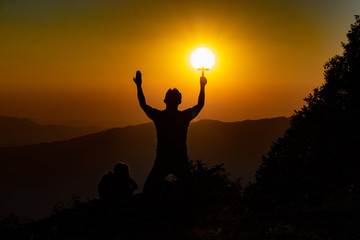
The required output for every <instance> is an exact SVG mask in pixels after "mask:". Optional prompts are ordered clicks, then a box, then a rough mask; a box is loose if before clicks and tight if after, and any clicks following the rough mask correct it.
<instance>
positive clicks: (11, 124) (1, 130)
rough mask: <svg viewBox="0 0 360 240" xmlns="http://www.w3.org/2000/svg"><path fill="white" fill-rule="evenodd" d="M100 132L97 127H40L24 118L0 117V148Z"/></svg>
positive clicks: (61, 139) (60, 139)
mask: <svg viewBox="0 0 360 240" xmlns="http://www.w3.org/2000/svg"><path fill="white" fill-rule="evenodd" d="M100 130H101V129H100V128H97V127H67V126H57V125H40V124H37V123H35V122H33V121H30V120H28V119H25V118H16V117H4V116H0V147H9V146H23V145H31V144H37V143H47V142H55V141H63V140H68V139H72V138H75V137H79V136H84V135H87V134H90V133H94V132H97V131H100Z"/></svg>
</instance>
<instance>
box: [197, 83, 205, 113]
mask: <svg viewBox="0 0 360 240" xmlns="http://www.w3.org/2000/svg"><path fill="white" fill-rule="evenodd" d="M206 83H207V79H206V78H205V77H200V94H199V99H198V104H197V106H198V107H200V110H201V109H202V108H203V107H204V104H205V85H206Z"/></svg>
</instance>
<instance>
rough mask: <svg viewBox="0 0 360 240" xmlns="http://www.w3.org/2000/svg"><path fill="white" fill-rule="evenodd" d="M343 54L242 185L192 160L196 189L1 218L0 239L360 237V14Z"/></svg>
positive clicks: (171, 188)
mask: <svg viewBox="0 0 360 240" xmlns="http://www.w3.org/2000/svg"><path fill="white" fill-rule="evenodd" d="M347 37H348V42H347V43H344V44H343V48H344V53H343V55H341V56H335V57H333V58H332V59H330V60H329V62H328V63H327V64H326V65H325V83H324V84H323V85H322V86H321V87H319V88H317V89H314V92H313V93H312V94H310V95H309V97H307V98H306V99H305V101H306V105H305V106H304V107H303V108H302V109H301V110H300V111H297V112H296V113H295V114H294V116H293V117H292V119H291V127H290V129H289V130H288V131H287V132H286V133H285V135H284V136H283V137H282V138H279V139H278V140H277V141H276V142H275V143H274V144H273V146H272V147H271V149H270V151H269V152H268V154H267V155H266V156H264V157H263V162H262V165H261V166H260V168H259V170H258V172H257V175H256V181H255V182H254V183H252V184H249V185H248V186H246V187H245V188H242V187H241V185H240V183H239V182H234V181H231V180H230V179H229V176H228V175H227V174H226V171H225V169H224V168H223V166H222V165H216V166H214V167H210V168H209V167H207V165H206V164H204V163H203V162H201V161H195V162H192V163H191V166H192V171H193V175H194V177H195V179H196V181H197V184H198V195H197V196H192V197H189V196H187V197H185V196H184V195H183V194H182V191H181V187H180V186H179V185H178V184H179V183H177V182H176V181H168V182H165V183H164V184H165V185H164V192H163V193H164V194H163V196H162V197H161V199H156V200H154V199H149V198H147V197H146V196H144V195H136V196H134V197H133V198H132V199H131V200H129V201H128V202H123V203H122V204H107V203H105V202H101V201H99V200H91V201H88V202H79V201H78V200H77V199H75V200H74V201H73V203H72V204H71V206H68V207H66V206H57V207H56V208H55V210H54V214H53V215H52V216H51V217H49V218H46V219H43V220H40V221H37V222H30V223H23V222H22V221H20V220H19V219H18V218H17V217H16V216H15V215H11V216H9V217H8V218H7V219H5V220H3V221H2V222H1V226H0V238H1V239H245V240H247V239H269V240H271V239H284V240H288V239H309V240H310V239H311V240H330V239H331V240H335V239H348V240H350V239H354V240H355V239H356V240H357V239H360V174H359V173H360V161H359V159H360V158H359V150H358V149H359V148H360V138H359V136H360V126H359V123H360V17H359V16H356V22H355V23H354V24H353V25H352V26H351V30H350V31H349V33H348V34H347Z"/></svg>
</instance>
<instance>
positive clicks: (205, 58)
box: [190, 47, 215, 69]
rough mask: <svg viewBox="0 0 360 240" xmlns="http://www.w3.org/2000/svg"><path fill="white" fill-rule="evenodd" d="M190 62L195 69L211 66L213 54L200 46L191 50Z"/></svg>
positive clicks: (213, 59)
mask: <svg viewBox="0 0 360 240" xmlns="http://www.w3.org/2000/svg"><path fill="white" fill-rule="evenodd" d="M190 62H191V65H192V66H193V67H194V68H196V69H198V68H203V67H204V68H211V67H212V66H214V63H215V55H214V54H213V53H212V52H211V51H210V50H209V49H208V48H205V47H201V48H198V49H196V50H195V51H193V52H192V54H191V56H190Z"/></svg>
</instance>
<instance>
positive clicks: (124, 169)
mask: <svg viewBox="0 0 360 240" xmlns="http://www.w3.org/2000/svg"><path fill="white" fill-rule="evenodd" d="M114 173H115V174H116V175H119V176H122V177H128V176H130V173H129V167H128V165H127V164H126V163H117V164H116V165H115V166H114Z"/></svg>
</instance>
